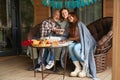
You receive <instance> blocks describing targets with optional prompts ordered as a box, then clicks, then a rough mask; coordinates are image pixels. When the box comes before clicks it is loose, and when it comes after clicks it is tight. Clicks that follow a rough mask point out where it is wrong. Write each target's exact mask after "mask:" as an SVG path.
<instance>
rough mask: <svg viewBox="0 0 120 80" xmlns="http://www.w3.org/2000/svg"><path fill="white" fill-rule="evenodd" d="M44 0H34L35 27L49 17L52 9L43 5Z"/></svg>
mask: <svg viewBox="0 0 120 80" xmlns="http://www.w3.org/2000/svg"><path fill="white" fill-rule="evenodd" d="M41 2H42V0H34V25H36V24H39V23H40V22H41V21H43V20H44V19H46V18H48V17H49V13H50V9H49V7H45V6H43V5H42V3H41Z"/></svg>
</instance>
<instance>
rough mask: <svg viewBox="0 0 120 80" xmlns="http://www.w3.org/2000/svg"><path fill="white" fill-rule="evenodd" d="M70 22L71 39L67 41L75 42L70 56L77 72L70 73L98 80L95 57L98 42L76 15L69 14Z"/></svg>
mask: <svg viewBox="0 0 120 80" xmlns="http://www.w3.org/2000/svg"><path fill="white" fill-rule="evenodd" d="M68 21H69V27H68V28H67V32H68V36H69V38H68V39H66V41H73V43H72V44H71V45H70V46H69V54H70V58H71V59H72V61H73V64H74V65H75V70H74V71H73V72H71V73H70V76H78V77H85V76H86V75H87V76H89V77H93V78H94V79H97V78H96V66H95V61H94V56H93V53H94V50H95V46H96V42H95V40H94V39H93V37H92V36H91V34H90V32H89V31H88V29H87V28H86V26H85V25H84V24H83V23H82V22H80V21H79V19H78V17H77V15H76V14H75V13H73V12H71V13H69V16H68ZM81 65H82V68H81Z"/></svg>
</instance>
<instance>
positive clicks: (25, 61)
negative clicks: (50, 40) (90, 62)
mask: <svg viewBox="0 0 120 80" xmlns="http://www.w3.org/2000/svg"><path fill="white" fill-rule="evenodd" d="M31 65H32V63H31V60H30V59H29V58H28V57H27V56H23V55H22V56H9V57H0V80H42V79H41V73H37V75H36V77H34V75H33V71H28V70H27V68H28V67H29V66H31ZM44 75H46V74H44ZM111 75H112V74H111V67H107V70H105V71H104V72H102V73H97V76H98V78H100V80H112V78H111V77H112V76H111ZM62 79H63V76H62V75H58V74H50V75H48V76H47V77H46V78H45V79H44V80H62ZM65 80H92V79H91V78H78V77H69V75H68V74H66V77H65Z"/></svg>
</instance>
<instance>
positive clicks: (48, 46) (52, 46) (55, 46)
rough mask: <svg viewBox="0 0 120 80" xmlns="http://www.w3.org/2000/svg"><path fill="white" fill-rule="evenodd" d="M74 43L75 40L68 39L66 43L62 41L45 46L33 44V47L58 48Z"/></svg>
mask: <svg viewBox="0 0 120 80" xmlns="http://www.w3.org/2000/svg"><path fill="white" fill-rule="evenodd" d="M72 43H73V41H67V42H65V43H63V44H62V43H61V44H58V45H52V44H51V45H45V46H41V45H40V46H39V45H37V46H34V45H32V47H36V48H57V47H66V46H69V45H71V44H72Z"/></svg>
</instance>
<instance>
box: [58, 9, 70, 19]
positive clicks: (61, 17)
mask: <svg viewBox="0 0 120 80" xmlns="http://www.w3.org/2000/svg"><path fill="white" fill-rule="evenodd" d="M63 10H67V11H68V13H69V10H68V9H67V8H62V9H61V10H60V19H61V20H62V21H63V20H64V17H63V16H62V11H63Z"/></svg>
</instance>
